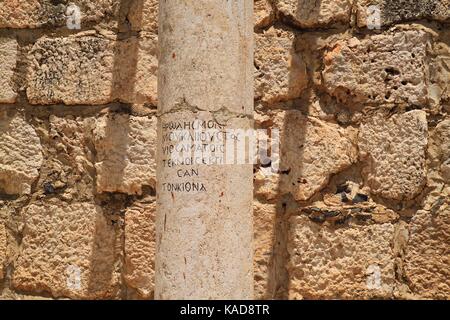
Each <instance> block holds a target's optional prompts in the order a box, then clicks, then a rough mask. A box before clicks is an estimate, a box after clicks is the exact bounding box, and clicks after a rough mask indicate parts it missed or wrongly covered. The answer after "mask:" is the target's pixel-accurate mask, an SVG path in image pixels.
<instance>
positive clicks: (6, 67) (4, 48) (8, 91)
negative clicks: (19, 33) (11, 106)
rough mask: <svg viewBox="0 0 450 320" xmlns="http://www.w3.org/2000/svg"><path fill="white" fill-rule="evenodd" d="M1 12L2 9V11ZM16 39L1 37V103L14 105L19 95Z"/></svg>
mask: <svg viewBox="0 0 450 320" xmlns="http://www.w3.org/2000/svg"><path fill="white" fill-rule="evenodd" d="M0 6H1V5H0ZM0 10H1V9H0ZM17 52H18V45H17V41H16V39H12V38H1V37H0V74H1V75H2V76H1V77H0V103H14V102H15V101H16V98H17V93H16V90H15V88H14V80H13V77H14V70H15V68H16V63H17Z"/></svg>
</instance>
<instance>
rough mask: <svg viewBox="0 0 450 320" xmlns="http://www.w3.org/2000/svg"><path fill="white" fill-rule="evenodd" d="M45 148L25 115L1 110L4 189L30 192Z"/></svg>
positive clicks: (0, 183)
mask: <svg viewBox="0 0 450 320" xmlns="http://www.w3.org/2000/svg"><path fill="white" fill-rule="evenodd" d="M42 161H43V156H42V147H41V143H40V140H39V137H38V135H37V134H36V131H35V130H34V128H33V127H32V126H31V125H30V124H29V123H28V122H27V121H26V120H25V119H24V118H23V116H22V115H19V114H13V115H11V116H10V115H8V113H7V112H6V111H2V110H0V192H3V193H6V194H29V193H31V186H32V184H33V182H34V181H35V180H36V178H37V177H38V176H39V168H40V166H41V164H42Z"/></svg>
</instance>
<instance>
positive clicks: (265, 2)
mask: <svg viewBox="0 0 450 320" xmlns="http://www.w3.org/2000/svg"><path fill="white" fill-rule="evenodd" d="M254 2H255V9H254V11H255V15H254V17H253V19H254V23H255V27H256V28H263V27H266V26H268V25H270V23H271V22H272V21H273V20H274V18H275V17H274V15H275V13H274V11H273V7H272V5H271V4H270V0H255V1H254Z"/></svg>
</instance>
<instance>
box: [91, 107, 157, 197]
mask: <svg viewBox="0 0 450 320" xmlns="http://www.w3.org/2000/svg"><path fill="white" fill-rule="evenodd" d="M94 144H95V148H96V151H97V157H96V164H95V168H96V169H97V192H123V193H127V194H141V193H142V188H143V187H144V186H151V187H155V184H156V182H155V179H156V177H155V175H156V173H155V171H156V155H155V153H156V118H147V117H135V116H128V115H121V114H112V115H108V116H104V117H102V118H100V119H98V121H97V125H96V128H95V129H94Z"/></svg>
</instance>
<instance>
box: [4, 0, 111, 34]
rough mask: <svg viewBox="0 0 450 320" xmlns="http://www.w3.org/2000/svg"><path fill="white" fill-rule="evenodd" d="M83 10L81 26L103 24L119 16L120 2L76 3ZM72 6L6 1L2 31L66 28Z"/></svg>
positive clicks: (90, 0) (35, 0) (37, 0)
mask: <svg viewBox="0 0 450 320" xmlns="http://www.w3.org/2000/svg"><path fill="white" fill-rule="evenodd" d="M69 3H72V4H75V5H77V6H78V7H79V8H80V12H81V19H82V20H81V24H82V26H83V25H85V24H86V23H92V22H100V21H101V20H104V19H107V18H110V17H111V16H114V14H116V13H117V11H118V9H119V1H117V0H73V1H70V2H69ZM67 6H68V4H67V3H66V1H53V0H27V1H23V0H2V2H0V28H38V27H64V26H66V23H67V16H66V10H67Z"/></svg>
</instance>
